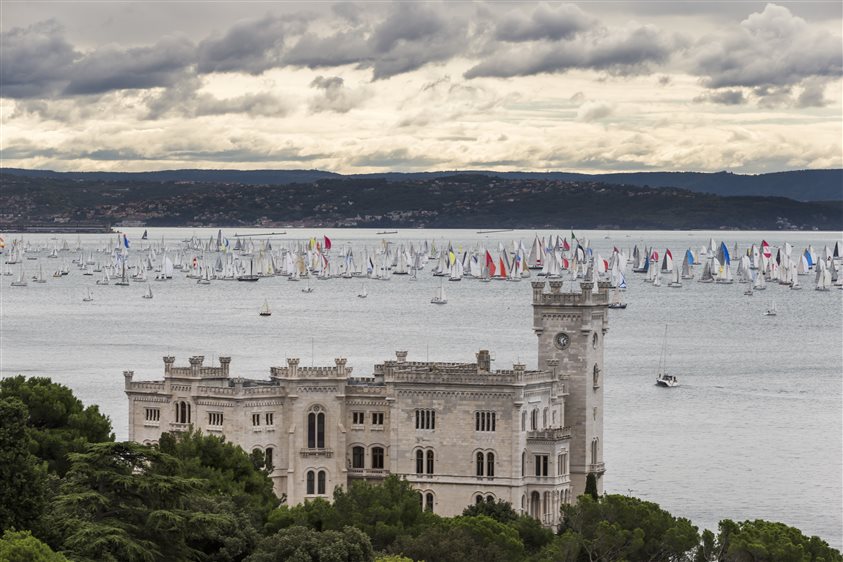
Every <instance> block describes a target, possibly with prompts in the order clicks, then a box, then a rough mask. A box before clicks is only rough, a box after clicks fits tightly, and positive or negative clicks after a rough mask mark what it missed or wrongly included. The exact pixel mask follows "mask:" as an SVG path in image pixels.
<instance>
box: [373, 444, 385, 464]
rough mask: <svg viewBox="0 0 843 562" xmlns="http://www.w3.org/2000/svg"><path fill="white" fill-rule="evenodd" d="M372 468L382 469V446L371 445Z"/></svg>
mask: <svg viewBox="0 0 843 562" xmlns="http://www.w3.org/2000/svg"><path fill="white" fill-rule="evenodd" d="M372 468H375V469H383V447H372Z"/></svg>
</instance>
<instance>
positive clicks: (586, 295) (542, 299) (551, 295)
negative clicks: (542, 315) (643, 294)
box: [531, 281, 612, 306]
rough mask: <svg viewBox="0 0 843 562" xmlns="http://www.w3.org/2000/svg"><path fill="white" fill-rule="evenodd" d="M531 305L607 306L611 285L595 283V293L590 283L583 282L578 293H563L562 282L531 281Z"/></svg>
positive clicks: (605, 282)
mask: <svg viewBox="0 0 843 562" xmlns="http://www.w3.org/2000/svg"><path fill="white" fill-rule="evenodd" d="M531 285H532V287H533V304H534V305H556V306H595V305H597V306H601V305H607V304H609V290H610V289H611V288H612V284H611V283H609V282H608V281H598V282H597V292H596V293H595V292H594V283H593V282H592V281H583V282H581V283H580V284H579V285H580V291H579V292H563V291H562V287H563V285H564V283H563V282H562V281H550V282H549V283H548V282H545V281H533V282H532V283H531ZM546 285H549V286H550V292H545V290H544V289H545V287H546Z"/></svg>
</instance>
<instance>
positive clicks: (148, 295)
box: [143, 285, 152, 299]
mask: <svg viewBox="0 0 843 562" xmlns="http://www.w3.org/2000/svg"><path fill="white" fill-rule="evenodd" d="M143 298H145V299H151V298H152V285H147V286H146V293H144V295H143Z"/></svg>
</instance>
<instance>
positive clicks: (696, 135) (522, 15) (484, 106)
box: [0, 0, 843, 173]
mask: <svg viewBox="0 0 843 562" xmlns="http://www.w3.org/2000/svg"><path fill="white" fill-rule="evenodd" d="M842 12H843V3H841V2H840V1H839V0H835V1H832V2H778V3H775V4H774V3H764V2H739V1H719V2H714V1H712V2H668V1H662V2H633V1H629V2H620V1H617V2H581V3H555V2H554V3H521V2H519V3H501V2H496V3H484V2H431V3H415V2H402V3H386V2H377V3H365V2H360V3H321V2H306V3H291V2H286V3H279V2H254V3H251V2H216V3H202V2H137V3H133V2H103V1H99V2H33V1H31V0H28V1H25V2H15V1H10V0H3V2H2V4H0V16H2V17H0V33H1V34H2V39H0V58H1V59H2V60H0V124H2V129H0V149H1V150H2V164H3V166H14V167H27V168H46V169H54V170H115V171H138V170H155V169H173V168H241V169H256V168H284V169H292V168H308V169H310V168H319V169H324V170H331V171H336V172H344V173H350V172H374V171H388V170H393V171H415V170H452V169H496V170H537V171H541V170H563V171H582V172H596V171H630V170H636V171H637V170H698V171H719V170H730V171H734V172H749V173H760V172H768V171H780V170H791V169H803V168H832V167H834V168H840V167H843V149H842V148H841V143H842V142H843V141H842V140H841V139H843V105H842V104H843V100H842V99H841V98H843V91H841V90H843V79H841V74H843V71H841V65H843V42H842V40H841V27H842V26H843V13H842Z"/></svg>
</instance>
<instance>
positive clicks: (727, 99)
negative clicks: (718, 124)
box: [694, 90, 748, 105]
mask: <svg viewBox="0 0 843 562" xmlns="http://www.w3.org/2000/svg"><path fill="white" fill-rule="evenodd" d="M694 101H695V102H697V103H703V102H711V103H719V104H722V105H743V104H745V103H746V102H747V101H748V100H747V99H746V98H745V97H744V95H743V90H719V91H714V92H707V93H705V94H703V95H701V96H697V97H696V98H694Z"/></svg>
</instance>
